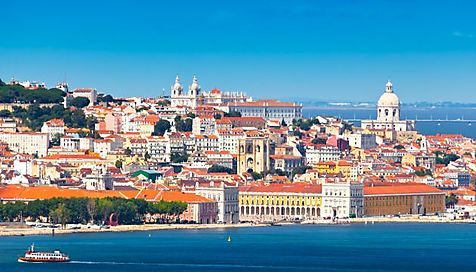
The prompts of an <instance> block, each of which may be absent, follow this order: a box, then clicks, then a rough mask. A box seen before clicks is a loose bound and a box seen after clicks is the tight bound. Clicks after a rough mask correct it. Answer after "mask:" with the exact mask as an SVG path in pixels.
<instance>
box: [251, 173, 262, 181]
mask: <svg viewBox="0 0 476 272" xmlns="http://www.w3.org/2000/svg"><path fill="white" fill-rule="evenodd" d="M251 177H252V178H253V179H254V180H260V179H262V178H263V175H262V174H260V173H258V172H251Z"/></svg>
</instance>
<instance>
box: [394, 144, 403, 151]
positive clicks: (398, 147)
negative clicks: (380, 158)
mask: <svg viewBox="0 0 476 272" xmlns="http://www.w3.org/2000/svg"><path fill="white" fill-rule="evenodd" d="M393 148H395V149H398V150H400V149H404V148H405V147H404V146H403V145H401V144H398V145H396V146H394V147H393Z"/></svg>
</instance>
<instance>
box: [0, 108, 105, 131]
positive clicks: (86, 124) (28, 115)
mask: <svg viewBox="0 0 476 272" xmlns="http://www.w3.org/2000/svg"><path fill="white" fill-rule="evenodd" d="M0 117H13V118H18V119H20V120H21V123H22V124H23V125H24V126H27V127H29V128H30V129H31V130H33V131H39V130H40V129H41V126H42V125H43V122H45V121H48V120H51V119H55V118H58V119H62V120H64V123H65V125H66V126H67V127H70V128H89V129H90V130H92V129H94V124H95V122H96V120H95V119H94V118H92V117H86V116H85V115H84V112H83V110H81V109H65V108H64V107H63V106H62V105H54V106H53V107H40V106H39V105H38V104H33V105H31V106H29V107H28V108H27V109H24V108H21V107H13V111H12V112H10V111H8V110H1V111H0Z"/></svg>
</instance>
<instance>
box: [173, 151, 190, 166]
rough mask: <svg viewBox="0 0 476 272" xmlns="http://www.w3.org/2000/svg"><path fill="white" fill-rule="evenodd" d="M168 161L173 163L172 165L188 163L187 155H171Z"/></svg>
mask: <svg viewBox="0 0 476 272" xmlns="http://www.w3.org/2000/svg"><path fill="white" fill-rule="evenodd" d="M170 160H171V161H172V162H173V163H182V162H186V161H188V155H187V153H185V152H184V153H176V152H174V153H172V154H171V155H170Z"/></svg>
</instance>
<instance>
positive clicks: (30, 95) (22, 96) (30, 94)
mask: <svg viewBox="0 0 476 272" xmlns="http://www.w3.org/2000/svg"><path fill="white" fill-rule="evenodd" d="M65 95H66V93H65V92H63V91H62V90H60V89H56V88H51V89H38V90H29V89H25V88H24V87H23V86H20V85H6V84H0V103H61V102H63V97H64V96H65Z"/></svg>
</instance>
